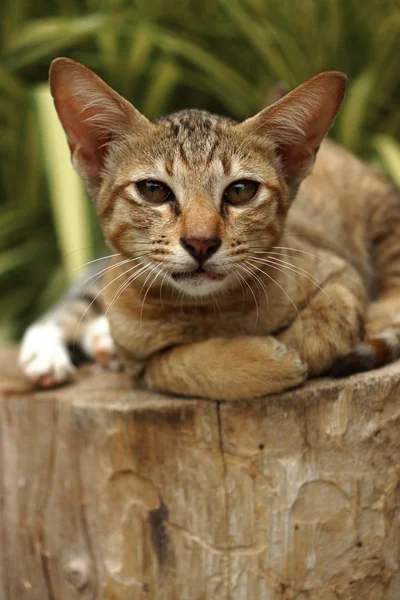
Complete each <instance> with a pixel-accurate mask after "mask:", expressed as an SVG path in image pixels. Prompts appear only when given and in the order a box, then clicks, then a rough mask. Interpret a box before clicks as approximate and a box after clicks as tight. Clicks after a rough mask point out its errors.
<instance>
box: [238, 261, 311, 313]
mask: <svg viewBox="0 0 400 600" xmlns="http://www.w3.org/2000/svg"><path fill="white" fill-rule="evenodd" d="M253 260H254V259H253ZM249 262H250V260H249ZM250 264H252V263H251V262H250ZM252 266H253V268H254V269H257V270H258V271H261V273H263V274H264V275H265V276H266V277H268V279H270V280H271V281H273V283H275V285H277V286H278V287H279V288H280V289H281V290H282V292H283V293H284V294H285V296H286V297H287V298H288V300H289V301H290V303H291V304H292V305H293V308H294V309H295V311H296V313H297V316H298V317H299V319H300V320H301V317H300V313H299V311H298V309H297V306H296V305H295V303H294V302H293V300H292V299H291V297H290V296H289V294H288V293H287V292H286V290H285V289H284V288H283V287H282V286H281V284H280V283H278V282H277V281H275V279H274V278H273V277H271V275H269V274H268V273H266V272H265V271H263V270H262V269H260V268H259V267H257V266H256V265H252Z"/></svg>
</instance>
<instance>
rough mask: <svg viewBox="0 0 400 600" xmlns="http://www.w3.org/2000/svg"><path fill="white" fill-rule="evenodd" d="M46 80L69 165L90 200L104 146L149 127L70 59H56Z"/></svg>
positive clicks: (98, 177)
mask: <svg viewBox="0 0 400 600" xmlns="http://www.w3.org/2000/svg"><path fill="white" fill-rule="evenodd" d="M49 78H50V89H51V94H52V96H53V98H54V103H55V107H56V110H57V113H58V116H59V118H60V121H61V123H62V126H63V128H64V131H65V133H66V135H67V139H68V144H69V147H70V149H71V155H72V162H73V164H74V166H75V168H76V170H77V171H78V173H79V174H80V175H81V177H82V178H83V179H84V180H85V182H86V185H87V187H88V190H89V193H90V194H91V196H92V197H96V196H97V193H98V190H99V188H100V185H101V178H102V171H103V167H104V159H105V156H106V154H107V146H108V145H109V144H110V143H112V142H113V141H114V140H118V139H121V138H122V137H123V136H124V135H125V134H126V133H129V132H130V131H132V132H135V133H137V132H140V130H144V129H145V128H148V127H151V123H150V121H149V120H148V119H146V117H144V116H143V115H142V114H141V113H140V112H139V111H137V110H136V109H135V108H134V107H133V106H132V104H130V103H129V102H128V101H127V100H125V99H124V98H122V96H120V95H119V94H117V92H115V91H114V90H113V89H112V88H110V87H109V86H108V85H107V84H106V83H104V81H103V80H102V79H100V77H98V76H97V75H96V74H95V73H93V71H91V70H90V69H88V68H87V67H85V66H84V65H81V64H80V63H78V62H76V61H74V60H71V59H70V58H56V59H55V60H54V61H53V62H52V63H51V67H50V74H49Z"/></svg>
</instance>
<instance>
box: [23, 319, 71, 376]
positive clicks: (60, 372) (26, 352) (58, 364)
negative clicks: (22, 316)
mask: <svg viewBox="0 0 400 600" xmlns="http://www.w3.org/2000/svg"><path fill="white" fill-rule="evenodd" d="M19 366H20V369H21V371H22V373H23V374H24V376H25V377H26V378H27V379H29V381H30V382H31V383H33V384H34V385H36V386H37V387H44V388H48V387H52V386H55V385H59V384H61V383H65V382H67V381H69V380H70V379H71V378H72V377H73V375H74V373H75V367H74V365H73V364H72V362H71V359H70V356H69V354H68V350H67V348H66V346H65V345H64V344H63V341H62V336H61V332H60V329H59V327H57V325H53V324H51V323H39V324H37V325H32V326H31V327H29V329H28V330H27V331H26V333H25V335H24V338H23V340H22V345H21V351H20V355H19Z"/></svg>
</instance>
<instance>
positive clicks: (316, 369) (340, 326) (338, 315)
mask: <svg viewBox="0 0 400 600" xmlns="http://www.w3.org/2000/svg"><path fill="white" fill-rule="evenodd" d="M366 304H367V298H366V290H365V286H364V284H363V282H362V280H361V277H360V276H359V275H358V273H357V272H356V271H354V270H353V269H352V268H351V267H346V268H345V269H344V270H343V271H342V273H340V274H337V275H334V276H333V277H331V278H330V279H329V280H328V281H327V282H326V283H325V284H324V285H323V286H322V287H321V288H320V290H319V291H318V292H317V293H316V294H315V296H313V297H312V298H311V300H310V301H309V303H308V305H307V307H306V308H304V309H303V310H302V311H301V312H300V313H299V316H298V317H297V318H296V319H295V321H294V322H293V323H292V324H291V325H290V326H289V327H288V328H287V329H285V330H284V331H283V332H282V333H280V334H279V335H278V336H277V337H278V339H279V340H280V341H282V342H284V343H285V344H288V345H289V346H291V347H293V348H294V349H295V350H296V351H297V352H298V353H299V355H300V356H301V358H302V360H303V361H304V362H305V363H306V364H307V366H308V371H309V374H310V375H320V374H322V373H324V372H327V371H328V370H329V369H330V368H331V366H332V365H333V363H334V362H335V361H336V360H337V359H338V358H340V357H343V356H346V355H347V354H348V353H349V352H350V351H351V349H352V348H353V347H354V346H355V344H356V343H357V342H359V341H360V339H362V337H363V330H364V315H365V310H366Z"/></svg>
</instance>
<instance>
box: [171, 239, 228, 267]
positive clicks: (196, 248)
mask: <svg viewBox="0 0 400 600" xmlns="http://www.w3.org/2000/svg"><path fill="white" fill-rule="evenodd" d="M180 243H181V245H182V246H183V247H184V248H185V250H187V251H188V252H189V254H190V256H193V258H195V259H196V260H198V261H199V263H200V264H202V263H204V262H205V261H206V260H207V258H210V256H212V255H213V254H215V252H216V251H217V250H218V248H219V247H220V245H221V240H220V239H219V238H217V237H212V238H196V237H189V238H181V239H180Z"/></svg>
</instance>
